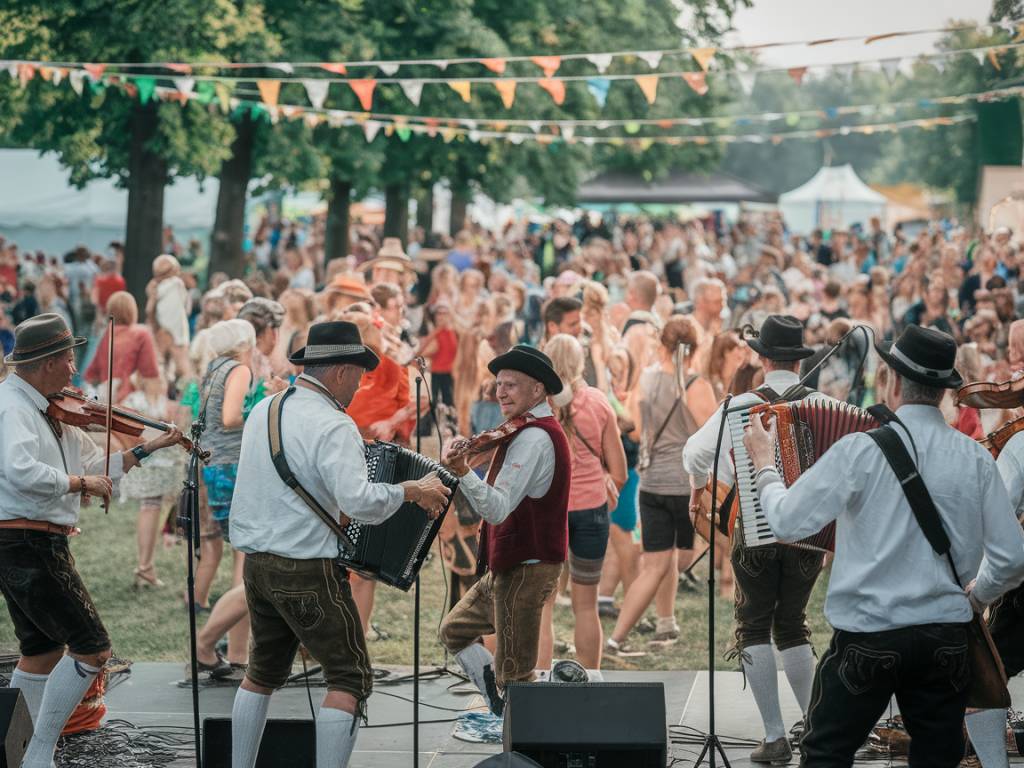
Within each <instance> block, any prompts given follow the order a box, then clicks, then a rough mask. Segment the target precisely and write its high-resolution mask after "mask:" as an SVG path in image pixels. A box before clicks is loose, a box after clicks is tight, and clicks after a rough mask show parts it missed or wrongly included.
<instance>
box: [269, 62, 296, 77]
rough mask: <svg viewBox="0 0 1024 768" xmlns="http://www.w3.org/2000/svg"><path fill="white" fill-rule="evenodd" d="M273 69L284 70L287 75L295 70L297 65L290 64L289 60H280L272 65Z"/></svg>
mask: <svg viewBox="0 0 1024 768" xmlns="http://www.w3.org/2000/svg"><path fill="white" fill-rule="evenodd" d="M270 68H271V69H277V70H279V71H281V72H284V73H285V74H286V75H290V74H292V73H294V72H295V67H293V66H292V65H291V64H289V63H288V62H287V61H278V62H275V63H273V64H271V65H270Z"/></svg>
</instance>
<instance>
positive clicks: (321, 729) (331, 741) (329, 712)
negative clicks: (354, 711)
mask: <svg viewBox="0 0 1024 768" xmlns="http://www.w3.org/2000/svg"><path fill="white" fill-rule="evenodd" d="M358 733H359V721H358V720H356V719H355V716H354V715H351V714H349V713H348V712H344V711H342V710H340V709H334V708H333V707H320V712H318V713H317V716H316V768H348V761H349V758H350V757H352V750H353V748H355V745H356V735H357V734H358Z"/></svg>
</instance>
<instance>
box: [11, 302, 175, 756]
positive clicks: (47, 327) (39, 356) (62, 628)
mask: <svg viewBox="0 0 1024 768" xmlns="http://www.w3.org/2000/svg"><path fill="white" fill-rule="evenodd" d="M85 342H86V340H85V339H84V338H81V337H77V336H73V335H72V333H71V331H70V329H68V327H67V324H66V323H65V321H64V319H63V318H62V317H61V316H60V315H56V314H49V313H48V314H43V315H37V316H35V317H33V318H30V319H28V320H25V321H24V322H23V323H21V324H20V325H19V326H18V327H17V328H16V329H15V342H14V350H13V351H12V352H11V354H9V355H7V357H5V358H4V362H5V363H6V364H7V365H9V366H12V367H13V369H14V372H13V373H12V374H11V375H9V376H8V377H7V378H6V379H5V380H4V381H3V382H2V383H0V435H3V439H2V440H0V593H3V596H4V598H5V600H6V602H7V610H8V612H9V613H10V615H11V623H12V624H13V626H14V633H15V634H16V635H17V637H18V645H19V648H20V651H21V658H20V659H19V660H18V666H17V668H16V669H15V670H14V673H13V674H12V675H11V687H12V688H20V689H21V691H22V694H23V695H24V696H25V701H26V703H27V704H28V708H29V712H30V714H31V715H32V720H33V722H34V724H35V733H34V735H33V736H32V741H31V743H30V744H29V748H28V752H26V754H25V759H24V762H23V763H22V765H23V766H26V768H50V765H51V763H52V760H53V751H54V747H55V746H56V744H57V738H58V737H59V736H60V733H61V730H62V729H63V728H64V725H65V723H66V722H67V719H68V717H69V716H70V715H71V713H72V711H73V710H74V708H75V707H76V706H78V703H79V702H80V701H81V700H82V696H83V695H84V694H85V692H86V691H87V690H88V688H89V686H90V685H92V682H93V680H94V679H95V677H96V675H97V674H99V672H100V670H101V669H102V668H103V665H104V664H106V662H107V660H108V659H109V658H110V637H109V636H108V635H107V630H106V629H105V628H104V626H103V622H102V620H101V619H100V617H99V614H98V613H97V611H96V606H95V605H93V601H92V598H91V597H90V596H89V591H88V590H87V589H86V587H85V585H84V584H83V583H82V579H81V577H80V576H79V575H78V570H77V569H76V568H75V562H74V560H73V559H72V557H71V553H70V551H69V549H68V537H69V536H73V535H75V534H76V533H78V529H77V528H76V527H75V525H76V524H77V523H78V517H79V513H80V508H81V506H82V501H83V500H84V499H86V498H87V497H88V496H96V497H100V498H102V499H103V500H104V501H105V502H109V500H110V493H111V487H112V485H111V480H112V479H114V480H116V479H117V478H118V477H120V476H121V475H122V474H123V473H124V472H127V471H128V470H130V469H131V468H132V467H135V466H136V465H138V463H139V462H140V461H141V460H142V459H144V458H145V457H146V456H148V455H149V454H151V453H153V452H154V451H157V450H160V449H161V448H166V447H168V446H171V445H174V444H175V443H177V442H178V440H180V439H181V432H179V431H178V430H177V429H171V430H169V431H168V432H166V433H164V434H162V435H160V436H159V437H157V438H155V439H153V440H150V441H148V442H146V443H143V444H142V445H139V446H138V447H136V448H134V449H132V450H130V451H124V452H120V453H114V454H112V455H111V456H110V475H109V476H106V475H104V474H103V468H104V464H105V461H106V456H105V454H104V452H103V451H102V450H101V449H100V448H99V447H98V446H97V445H96V444H95V443H94V442H93V441H92V439H91V438H90V437H89V436H88V435H87V434H86V432H85V431H84V430H82V429H79V428H78V427H72V426H68V425H67V424H62V423H61V422H59V421H58V420H56V419H52V418H51V417H50V416H48V415H47V407H48V404H49V403H48V399H47V398H48V396H49V395H55V394H58V393H59V392H60V391H61V390H62V389H63V388H64V387H66V386H68V385H69V384H70V383H71V377H72V376H73V375H74V374H75V356H74V350H75V349H76V348H77V347H80V346H81V345H83V344H85ZM65 652H66V655H65Z"/></svg>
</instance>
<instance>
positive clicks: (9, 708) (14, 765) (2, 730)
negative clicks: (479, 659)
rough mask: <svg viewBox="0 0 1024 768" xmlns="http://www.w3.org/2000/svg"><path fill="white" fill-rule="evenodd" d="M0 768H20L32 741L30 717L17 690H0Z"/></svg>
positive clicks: (22, 697) (23, 699)
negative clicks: (0, 740)
mask: <svg viewBox="0 0 1024 768" xmlns="http://www.w3.org/2000/svg"><path fill="white" fill-rule="evenodd" d="M0 739H2V743H0V768H20V767H21V758H23V757H24V756H25V750H26V749H28V743H29V741H30V740H31V739H32V716H31V715H30V714H29V713H28V705H27V704H26V703H25V697H24V696H22V695H21V691H20V690H19V689H17V688H0Z"/></svg>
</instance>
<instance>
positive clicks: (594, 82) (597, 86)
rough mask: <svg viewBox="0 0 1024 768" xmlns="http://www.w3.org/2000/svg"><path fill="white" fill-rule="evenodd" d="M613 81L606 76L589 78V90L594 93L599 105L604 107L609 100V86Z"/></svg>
mask: <svg viewBox="0 0 1024 768" xmlns="http://www.w3.org/2000/svg"><path fill="white" fill-rule="evenodd" d="M611 84H612V83H611V81H610V80H609V79H608V78H606V77H591V78H588V79H587V90H589V91H590V93H591V94H592V95H593V97H594V99H595V101H597V105H598V106H599V107H601V108H602V109H604V103H605V102H606V101H607V100H608V88H609V87H610V86H611Z"/></svg>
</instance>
